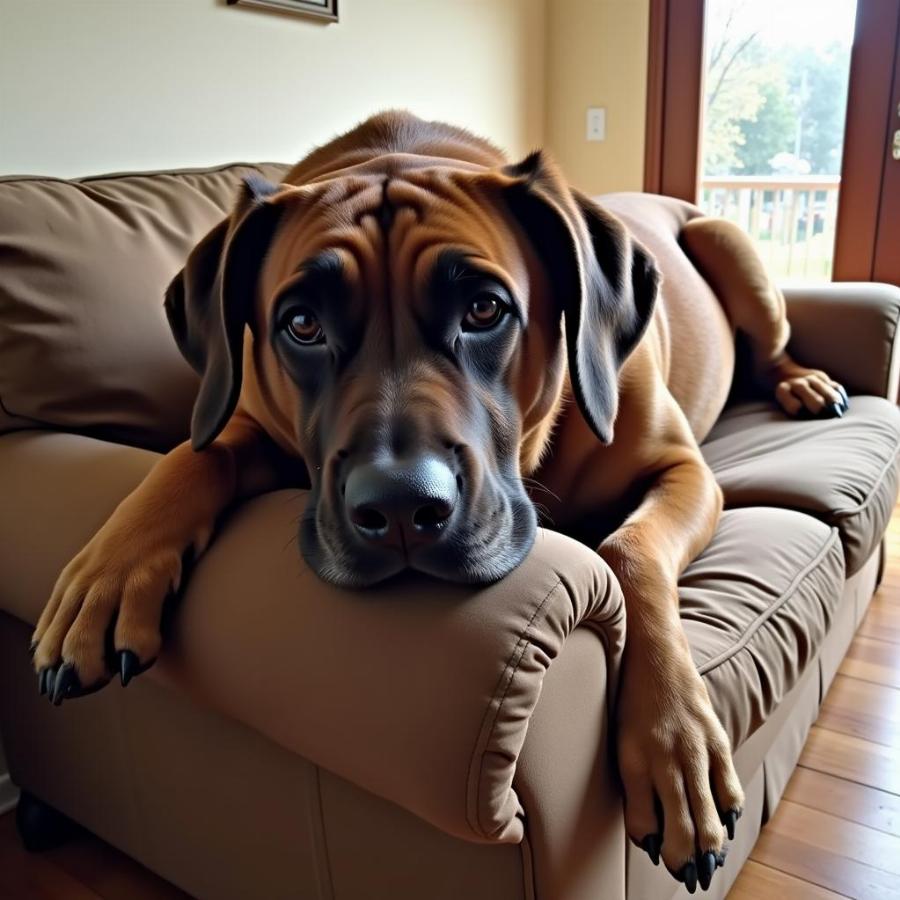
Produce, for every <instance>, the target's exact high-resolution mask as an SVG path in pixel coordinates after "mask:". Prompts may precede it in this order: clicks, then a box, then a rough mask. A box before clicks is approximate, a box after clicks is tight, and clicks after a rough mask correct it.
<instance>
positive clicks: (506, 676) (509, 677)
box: [467, 576, 562, 837]
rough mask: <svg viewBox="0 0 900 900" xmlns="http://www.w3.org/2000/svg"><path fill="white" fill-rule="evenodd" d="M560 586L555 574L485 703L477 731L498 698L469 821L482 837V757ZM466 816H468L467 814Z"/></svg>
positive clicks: (473, 760)
mask: <svg viewBox="0 0 900 900" xmlns="http://www.w3.org/2000/svg"><path fill="white" fill-rule="evenodd" d="M561 586H562V578H561V577H559V576H557V579H556V583H555V584H554V585H553V586H552V587H551V588H550V589H549V590H548V591H547V594H546V595H545V597H544V599H543V600H541V602H540V603H539V604H538V605H537V606H536V607H535V610H534V612H533V613H532V614H531V617H530V618H529V619H528V622H527V623H526V624H525V627H524V628H523V629H522V631H521V632H520V634H519V637H518V638H517V640H516V643H515V646H514V647H513V650H512V653H510V655H509V658H508V659H507V662H506V666H505V667H504V669H503V674H502V675H501V677H500V683H501V684H502V683H503V682H504V681H505V682H506V684H505V685H504V687H503V692H502V694H500V695H499V699H498V694H497V691H496V690H495V691H494V693H493V695H492V696H491V701H490V703H488V705H487V709H485V711H484V716H483V717H482V726H481V729H479V732H480V731H481V730H482V729H483V728H484V726H485V724H486V723H487V719H488V715H489V713H490V710H491V704H492V703H493V702H494V700H498V703H497V709H496V710H495V711H494V717H493V723H492V724H491V728H490V731H489V732H488V735H487V739H486V740H485V744H484V750H483V751H482V753H481V759H480V760H479V764H478V782H477V785H476V788H475V810H474V813H475V821H474V823H472V822H470V823H469V824H470V825H473V826H474V828H475V831H476V832H477V833H478V834H480V835H481V836H482V837H490V834H489V833H488V832H487V831H485V829H484V826H483V825H482V824H481V787H482V784H483V780H484V779H483V774H484V758H485V753H486V751H487V749H488V747H490V746H491V743H492V741H493V737H494V732H495V730H496V728H497V722H498V721H499V719H500V713H501V711H502V709H503V704H504V703H505V702H506V697H507V695H508V694H509V690H510V688H511V687H512V683H513V681H514V680H515V677H516V673H517V672H518V671H519V666H520V665H521V663H522V657H523V656H524V655H525V650H526V649H527V648H528V645H529V644H530V643H531V640H530V638H528V637H527V635H528V632H529V630H530V629H531V626H532V625H533V624H534V621H535V619H536V618H537V617H538V615H539V614H540V612H541V610H542V609H543V608H544V607H545V606H546V605H547V601H548V600H549V599H550V598H551V597H552V596H553V594H555V593H556V591H557V590H558V589H559V588H560V587H561ZM477 750H478V742H477V741H476V744H475V746H474V747H473V748H472V756H471V759H470V760H469V777H470V778H471V774H472V769H473V767H474V764H475V754H476V752H477ZM467 818H468V816H467Z"/></svg>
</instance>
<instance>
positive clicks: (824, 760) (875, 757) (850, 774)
mask: <svg viewBox="0 0 900 900" xmlns="http://www.w3.org/2000/svg"><path fill="white" fill-rule="evenodd" d="M800 765H802V766H806V767H807V768H808V769H815V770H816V771H818V772H826V773H827V774H829V775H836V776H837V777H838V778H849V779H850V780H851V781H855V782H857V783H859V784H865V785H868V786H869V787H874V788H878V789H879V790H882V791H888V792H890V793H892V794H900V764H898V760H897V751H896V750H893V749H891V748H890V747H885V746H883V745H882V744H873V743H872V742H871V741H865V740H862V739H861V738H858V737H853V736H851V735H847V734H839V733H838V732H836V731H829V730H828V729H827V728H821V727H819V726H818V725H813V727H812V728H811V729H810V732H809V737H808V738H807V740H806V746H805V747H804V748H803V753H802V754H801V756H800Z"/></svg>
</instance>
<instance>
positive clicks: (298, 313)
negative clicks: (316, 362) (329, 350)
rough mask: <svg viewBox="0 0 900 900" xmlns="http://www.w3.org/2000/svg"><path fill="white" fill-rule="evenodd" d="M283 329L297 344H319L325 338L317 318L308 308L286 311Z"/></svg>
mask: <svg viewBox="0 0 900 900" xmlns="http://www.w3.org/2000/svg"><path fill="white" fill-rule="evenodd" d="M284 329H285V331H287V333H288V334H289V335H290V336H291V338H292V339H293V340H295V341H296V342H297V343H298V344H321V343H322V342H323V341H324V340H325V332H324V331H322V326H321V325H320V324H319V320H318V319H317V318H316V317H315V316H314V315H313V314H312V313H311V312H310V311H309V310H308V309H296V310H294V311H293V312H290V313H288V315H287V316H285V320H284Z"/></svg>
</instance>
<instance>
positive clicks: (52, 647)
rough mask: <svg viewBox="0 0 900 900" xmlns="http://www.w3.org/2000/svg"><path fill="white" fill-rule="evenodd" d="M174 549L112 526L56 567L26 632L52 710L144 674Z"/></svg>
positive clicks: (176, 555)
mask: <svg viewBox="0 0 900 900" xmlns="http://www.w3.org/2000/svg"><path fill="white" fill-rule="evenodd" d="M181 565H182V563H181V554H180V552H179V551H178V550H177V549H176V548H168V547H157V548H154V547H148V546H147V545H146V544H145V543H143V542H142V541H141V540H140V537H139V536H136V535H135V534H133V533H127V534H125V533H123V532H122V530H121V529H117V528H116V526H115V522H114V520H110V522H108V523H107V525H105V526H104V527H103V528H102V529H101V530H100V532H98V534H97V536H96V537H95V538H94V539H93V540H92V541H91V542H90V543H89V544H88V545H87V546H86V547H85V548H84V549H83V550H82V551H81V552H80V553H79V554H78V555H77V556H76V557H75V558H74V559H73V560H72V561H71V562H70V563H69V564H68V565H67V566H66V567H65V569H63V571H62V573H61V574H60V576H59V578H58V579H57V581H56V586H55V587H54V588H53V592H52V594H51V596H50V600H49V602H48V603H47V606H46V607H45V608H44V611H43V613H42V614H41V617H40V620H39V621H38V624H37V627H36V628H35V631H34V636H33V640H32V644H31V647H32V654H33V659H34V667H35V670H36V672H37V673H38V689H39V690H40V692H41V694H46V695H47V696H48V698H49V699H50V701H51V702H52V703H54V704H56V705H59V704H60V703H62V701H63V700H66V699H70V698H72V697H80V696H84V695H85V694H90V693H92V692H93V691H95V690H98V689H99V688H101V687H103V686H104V685H105V684H106V683H107V682H108V681H109V680H110V678H111V677H112V676H113V675H114V674H115V673H118V674H119V676H120V677H121V680H122V684H123V685H125V684H128V682H129V681H130V680H131V679H132V678H133V677H134V676H135V675H137V674H139V673H140V672H143V671H144V670H145V669H146V668H148V667H149V666H150V665H151V664H152V663H153V662H154V661H155V659H156V657H157V656H158V654H159V650H160V645H161V642H162V639H161V636H160V620H161V617H162V607H163V602H164V600H165V598H166V596H167V595H168V594H169V592H170V591H172V590H175V589H177V586H178V581H179V579H180V577H181Z"/></svg>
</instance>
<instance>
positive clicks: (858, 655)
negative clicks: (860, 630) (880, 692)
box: [838, 634, 900, 688]
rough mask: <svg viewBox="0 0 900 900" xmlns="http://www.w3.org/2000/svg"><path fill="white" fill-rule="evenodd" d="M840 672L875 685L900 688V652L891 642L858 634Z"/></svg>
mask: <svg viewBox="0 0 900 900" xmlns="http://www.w3.org/2000/svg"><path fill="white" fill-rule="evenodd" d="M838 672H839V673H840V674H841V675H849V676H851V677H853V678H861V679H864V680H865V681H872V682H874V683H875V684H883V685H886V686H888V687H895V688H900V651H898V649H897V645H896V644H894V643H892V642H891V641H883V640H880V639H878V638H871V637H866V636H865V635H862V634H857V636H856V637H855V638H854V639H853V643H851V644H850V649H849V650H848V651H847V655H846V656H845V657H844V661H843V662H842V663H841V667H840V668H839V669H838Z"/></svg>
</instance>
